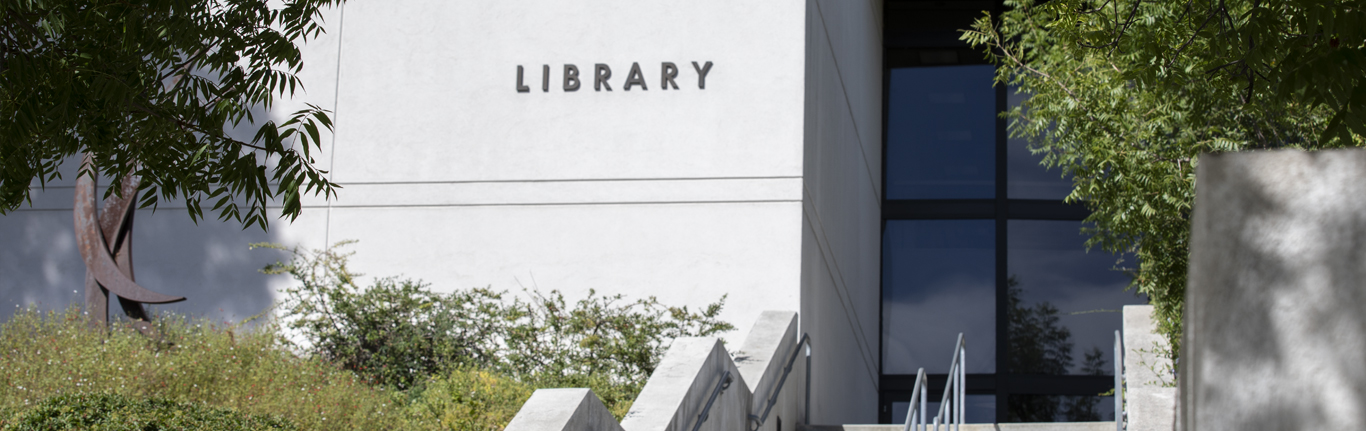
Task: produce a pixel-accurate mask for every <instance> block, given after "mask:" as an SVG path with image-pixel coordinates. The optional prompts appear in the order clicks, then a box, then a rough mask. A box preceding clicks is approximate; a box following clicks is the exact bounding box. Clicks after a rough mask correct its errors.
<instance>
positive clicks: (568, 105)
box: [334, 0, 803, 182]
mask: <svg viewBox="0 0 1366 431" xmlns="http://www.w3.org/2000/svg"><path fill="white" fill-rule="evenodd" d="M402 3H404V4H402V5H397V6H396V5H393V4H389V3H386V4H378V3H361V2H357V3H354V4H349V5H348V6H347V7H348V10H347V12H348V15H347V21H346V23H347V24H346V29H345V32H346V34H345V36H344V37H345V38H346V40H347V43H346V47H345V50H344V52H343V55H342V60H341V64H342V66H341V73H340V80H341V81H340V82H341V83H340V87H341V98H340V101H339V106H338V110H339V111H340V112H342V114H341V115H344V116H346V122H345V123H344V125H343V126H341V127H340V128H339V130H338V133H339V136H340V138H339V141H338V145H339V146H338V150H337V152H336V163H337V165H336V172H335V177H334V178H335V179H336V180H338V181H341V182H387V181H409V180H423V181H428V180H467V179H479V180H493V179H593V178H659V177H665V178H674V177H734V176H792V175H798V174H799V172H800V169H801V165H800V163H801V160H800V159H799V157H800V155H801V153H800V150H801V149H800V147H799V145H800V139H801V137H800V130H801V117H800V112H801V111H800V109H801V100H802V99H801V93H800V91H801V83H802V73H801V72H802V64H801V61H802V52H803V51H802V46H801V41H802V34H801V31H802V18H803V15H802V12H803V11H802V7H801V5H800V4H792V3H791V2H776V1H765V2H744V3H735V2H724V1H716V0H712V1H704V2H700V3H699V2H681V1H672V2H658V3H640V2H630V1H607V2H591V3H580V2H568V3H567V2H554V1H531V2H477V3H467V2H445V1H419V0H413V1H405V2H402ZM759 16H762V17H763V18H762V19H755V17H759ZM702 26H705V28H708V29H710V30H709V31H705V32H699V31H697V30H696V29H697V28H702ZM736 41H744V43H737V42H736ZM396 46H401V47H404V49H394V47H396ZM666 61H667V62H673V63H675V64H676V65H677V66H678V68H679V76H678V79H677V80H676V82H677V84H678V85H679V86H680V87H679V89H677V90H673V89H670V90H667V91H665V90H663V89H662V88H660V87H658V85H659V84H660V82H659V81H660V78H659V77H660V74H661V64H662V62H666ZM693 61H697V62H699V63H701V64H705V62H707V61H711V62H713V68H712V69H711V71H710V72H709V74H708V75H707V80H706V89H705V90H702V89H699V88H697V85H698V82H697V80H696V79H695V78H696V76H697V75H698V74H697V72H696V71H695V70H694V68H693V66H692V64H691V62H693ZM598 63H602V64H606V65H608V66H609V67H611V70H612V79H611V80H609V81H608V82H609V85H610V86H611V88H612V91H605V90H604V91H595V90H594V89H593V82H592V79H591V74H592V73H593V67H594V65H595V64H598ZM633 63H638V64H639V65H640V66H641V68H642V72H643V73H644V76H645V78H646V83H647V87H646V88H647V89H648V90H641V89H640V88H639V87H636V88H634V89H632V90H630V91H626V90H625V88H623V83H624V80H625V78H626V76H627V74H628V72H629V71H630V68H631V66H632V64H633ZM565 64H574V65H577V66H578V67H579V69H580V71H581V73H582V74H583V76H582V78H584V79H586V80H585V81H584V86H583V87H582V88H580V89H579V90H578V91H573V92H566V91H563V89H562V81H563V79H562V76H563V73H562V70H563V65H565ZM518 65H521V66H523V67H524V79H525V80H526V81H527V82H528V83H527V85H528V86H529V87H532V88H531V91H529V92H527V93H517V92H516V91H515V77H516V67H517V66H518ZM542 65H549V66H550V68H551V79H550V81H551V84H552V85H551V89H550V91H548V92H544V91H542V89H541V85H540V84H541V67H542ZM470 101H478V102H477V103H471V102H470ZM604 154H611V155H612V156H611V157H602V155H604ZM626 160H629V161H630V162H629V163H624V162H623V161H626Z"/></svg>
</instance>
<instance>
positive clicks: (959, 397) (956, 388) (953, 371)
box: [903, 332, 967, 431]
mask: <svg viewBox="0 0 1366 431" xmlns="http://www.w3.org/2000/svg"><path fill="white" fill-rule="evenodd" d="M966 363H967V342H966V341H965V340H964V338H963V334H962V333H961V332H960V333H958V343H957V344H956V345H955V346H954V349H953V360H952V361H950V362H949V378H948V382H946V383H945V384H944V395H943V397H942V398H941V399H940V402H939V413H938V414H936V415H935V416H934V421H933V422H932V423H933V424H934V429H935V431H939V425H940V424H943V425H945V427H946V428H947V426H948V425H950V424H952V425H953V429H954V431H958V429H959V426H960V425H961V424H962V423H963V421H964V418H966V415H965V414H964V408H963V407H965V405H966V404H965V403H966V402H967V394H966V391H965V390H964V387H965V383H966V381H967V366H966V365H965V364H966ZM928 385H929V384H928V383H927V382H926V379H925V369H924V368H921V369H920V370H919V371H917V372H916V375H915V387H914V389H912V391H911V403H910V406H908V408H907V412H906V426H905V427H904V428H903V431H911V425H915V424H916V419H919V421H920V422H919V427H918V428H917V429H916V431H926V430H927V428H926V426H925V425H926V424H925V407H926V404H927V403H926V399H927V398H929V396H928V395H926V392H928V391H929V386H928ZM917 402H918V403H919V404H920V409H919V410H918V411H917V410H916V408H915V406H916V403H917ZM945 413H947V414H948V417H947V418H945V416H944V415H945Z"/></svg>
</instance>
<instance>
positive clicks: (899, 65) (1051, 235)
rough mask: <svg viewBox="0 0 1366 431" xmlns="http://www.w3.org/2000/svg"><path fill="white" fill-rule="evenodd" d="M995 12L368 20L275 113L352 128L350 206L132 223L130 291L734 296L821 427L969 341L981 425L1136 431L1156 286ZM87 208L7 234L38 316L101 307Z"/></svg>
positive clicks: (968, 1) (867, 4) (360, 8)
mask: <svg viewBox="0 0 1366 431" xmlns="http://www.w3.org/2000/svg"><path fill="white" fill-rule="evenodd" d="M1002 7H1003V5H1002V4H1001V2H1000V1H999V0H980V1H979V0H941V1H921V0H842V1H836V0H806V1H792V0H781V1H779V0H755V1H734V0H689V1H681V0H664V1H640V0H592V1H587V0H569V1H564V0H559V1H552V0H524V1H499V0H472V1H448V0H397V1H384V2H380V1H374V0H350V1H348V2H347V3H345V5H344V6H341V7H338V8H335V9H333V10H330V11H328V12H327V14H326V24H325V27H326V31H327V32H326V34H324V35H322V36H321V37H319V38H318V39H316V40H311V41H309V42H308V43H307V44H306V45H304V50H305V58H304V62H305V67H304V71H303V73H302V75H301V78H302V80H303V82H304V84H305V88H304V89H303V90H302V91H300V92H299V93H298V94H296V96H295V99H294V100H292V101H290V102H288V103H281V104H279V105H278V106H276V107H274V111H273V112H272V114H271V115H274V116H275V117H276V118H283V117H285V116H287V115H288V114H289V113H292V112H293V111H295V110H297V109H299V107H300V106H303V104H304V103H312V104H315V105H319V106H322V107H324V108H326V109H329V110H331V111H332V119H333V120H334V121H335V124H336V127H335V130H334V131H333V132H332V133H331V134H328V135H327V136H325V137H324V138H325V139H324V146H323V149H322V150H323V151H322V154H321V155H320V156H317V158H316V160H317V163H318V165H319V166H320V167H321V168H322V169H324V170H327V171H328V173H329V175H331V179H332V181H334V182H336V183H338V184H340V185H341V186H342V188H341V189H339V190H338V196H337V197H336V198H335V199H332V200H324V199H321V198H311V200H309V199H306V200H305V202H304V209H303V212H302V215H300V216H299V217H298V219H296V220H294V221H293V222H290V221H289V220H283V219H275V220H272V222H271V224H270V229H269V231H268V232H265V231H262V230H260V229H258V228H256V227H251V228H248V229H245V230H244V229H242V226H241V225H240V224H239V223H234V222H220V221H217V220H215V219H214V218H213V217H212V216H210V218H209V219H208V220H200V221H199V222H198V223H197V224H196V223H194V222H192V221H191V220H190V218H189V217H188V216H187V215H186V213H185V209H184V207H183V205H182V206H179V207H177V206H176V205H174V204H169V203H164V204H162V205H161V206H160V207H159V208H158V209H157V210H156V211H155V212H153V211H151V210H150V209H144V210H138V211H137V213H136V214H137V218H136V221H135V222H136V227H135V228H134V229H133V230H132V232H133V233H132V234H133V237H132V238H133V243H135V244H137V259H136V261H135V262H134V263H135V266H136V271H137V282H138V284H140V285H142V286H146V287H147V288H149V289H152V290H155V291H158V292H161V293H165V294H169V295H176V296H184V297H186V298H188V300H187V301H184V302H180V303H176V304H168V305H165V306H161V307H160V308H162V309H167V310H174V311H178V312H182V313H191V314H196V315H202V316H206V317H211V318H214V319H219V320H234V319H235V320H240V319H244V318H246V317H249V316H252V315H256V314H258V313H261V312H262V311H263V310H266V309H267V308H268V307H269V306H270V305H271V304H272V303H273V301H275V300H276V299H278V298H280V294H279V292H280V291H281V290H282V289H283V288H285V287H287V286H289V284H290V283H291V280H289V279H288V277H286V276H276V275H265V274H261V273H259V272H258V271H257V270H259V269H260V268H261V267H263V266H265V265H266V264H268V263H272V262H275V261H276V260H278V259H281V258H282V256H283V255H281V254H279V253H277V252H275V251H272V250H260V249H256V250H251V249H249V247H248V245H249V244H250V243H255V242H274V243H279V244H283V245H286V246H301V247H305V248H310V249H320V248H323V247H325V246H327V245H329V244H333V243H337V242H339V241H345V240H354V241H355V242H354V243H352V244H350V245H349V246H347V248H346V250H347V251H351V252H354V253H355V254H354V256H353V257H352V264H353V267H354V268H353V269H355V270H356V271H357V272H360V273H364V274H366V275H367V276H370V277H381V276H403V277H409V278H415V279H421V280H423V281H425V282H427V283H430V285H431V286H432V288H433V289H436V290H439V291H453V290H457V289H466V288H471V287H491V288H493V289H496V290H506V291H508V292H521V291H522V289H523V288H528V289H532V288H534V289H538V290H541V291H549V290H552V289H555V290H559V291H561V292H563V293H564V294H565V297H566V299H568V300H571V301H573V300H576V299H578V298H582V297H584V296H586V295H588V292H589V291H590V289H591V290H593V291H595V292H597V294H607V295H616V294H622V295H624V296H625V297H626V298H628V299H637V298H647V297H656V298H658V300H659V301H660V302H661V303H664V304H669V305H687V306H689V307H701V306H705V305H706V304H709V303H713V302H716V301H718V300H721V299H722V298H723V297H724V300H725V307H724V309H723V312H722V314H721V319H722V320H725V321H727V322H729V323H731V324H733V325H734V326H735V327H736V328H737V329H736V330H735V331H732V332H729V333H726V334H722V337H723V338H724V339H725V340H726V343H727V346H739V343H740V342H741V341H742V340H743V339H744V337H745V335H746V331H748V330H749V328H750V327H751V326H752V325H753V324H754V323H755V321H756V319H758V318H759V317H760V314H761V313H762V312H763V311H764V310H791V311H794V312H796V313H797V316H798V322H799V323H798V328H799V329H798V332H799V333H800V334H802V335H806V336H809V337H810V348H811V358H812V359H811V361H810V368H809V370H808V371H809V374H810V377H809V379H810V380H809V387H808V388H807V389H808V390H809V393H810V395H809V396H810V401H809V406H808V407H807V408H808V410H807V411H806V415H807V417H808V419H807V420H809V422H810V423H815V424H860V423H861V424H873V423H901V421H903V420H904V419H905V417H906V415H907V412H908V410H909V408H910V405H909V401H910V397H911V393H912V391H913V386H914V383H915V379H916V375H917V370H919V369H922V368H923V369H924V370H925V372H926V373H927V380H928V382H929V384H928V387H929V388H930V390H929V392H928V395H929V399H930V400H938V399H940V394H939V393H938V392H939V391H940V390H941V388H943V387H944V385H945V382H946V381H947V380H948V379H949V376H950V374H949V365H950V363H951V360H952V359H953V357H954V356H955V351H956V349H955V345H956V344H955V343H956V342H957V341H956V340H957V339H958V335H959V334H960V333H961V334H963V339H964V343H965V348H964V352H965V353H964V355H963V357H964V358H965V359H966V361H965V368H966V370H965V371H966V375H965V382H964V387H965V389H966V395H965V401H964V403H963V406H964V407H965V409H964V410H965V414H966V416H967V418H966V419H967V422H970V423H972V422H976V423H1005V422H1032V421H1044V422H1069V421H1078V422H1081V421H1113V420H1114V419H1115V418H1114V413H1115V412H1114V404H1113V402H1112V401H1111V398H1110V397H1109V396H1100V394H1102V393H1106V392H1107V391H1110V390H1112V389H1113V387H1114V368H1113V362H1114V361H1115V357H1114V350H1113V346H1114V343H1115V331H1116V330H1118V329H1120V327H1121V325H1122V320H1123V319H1122V317H1121V313H1120V309H1121V308H1122V307H1124V306H1125V305H1134V304H1144V303H1146V300H1145V298H1143V297H1141V296H1139V295H1136V294H1135V293H1133V292H1131V291H1126V289H1125V287H1126V286H1127V284H1128V281H1129V276H1128V275H1127V274H1126V273H1125V272H1124V271H1123V268H1125V267H1132V266H1136V264H1137V263H1136V262H1134V261H1132V260H1131V259H1129V260H1126V259H1124V256H1120V255H1115V254H1111V253H1108V252H1105V251H1102V250H1100V249H1099V248H1096V249H1091V250H1089V251H1088V249H1087V247H1086V246H1085V242H1086V239H1087V238H1088V237H1087V236H1086V235H1084V234H1083V233H1082V230H1083V228H1084V227H1085V223H1084V222H1083V220H1084V219H1085V218H1086V217H1087V216H1088V211H1087V209H1086V208H1085V207H1084V206H1081V205H1076V204H1067V203H1064V197H1065V196H1067V195H1068V193H1069V192H1070V191H1071V180H1070V179H1068V178H1064V177H1063V176H1062V174H1061V172H1060V171H1058V170H1057V169H1053V170H1048V169H1046V168H1045V167H1043V166H1041V165H1040V156H1037V155H1034V154H1032V153H1031V152H1030V151H1029V149H1028V148H1027V143H1026V142H1025V141H1024V140H1020V139H1012V138H1010V137H1009V136H1008V134H1007V130H1006V120H1004V119H1002V117H1001V116H1000V115H998V114H1000V113H1002V112H1004V111H1006V110H1008V109H1009V108H1010V107H1012V106H1016V105H1018V104H1020V103H1022V102H1023V101H1024V100H1025V98H1026V97H1027V96H1026V95H1020V94H1015V93H1014V92H1013V91H1012V90H1011V89H1010V88H1007V87H1004V86H996V85H993V78H994V75H995V67H994V66H993V65H992V64H990V63H988V62H986V61H985V60H984V55H983V53H982V52H981V51H979V50H974V49H971V48H969V47H968V46H967V45H966V44H965V43H964V42H962V41H960V40H959V37H958V36H959V33H958V31H959V30H960V29H965V28H968V27H969V25H970V24H971V22H972V21H973V20H974V19H976V18H977V17H980V16H982V14H983V13H984V11H988V12H990V11H998V10H1000V9H1001V8H1002ZM244 133H250V132H244ZM248 137H249V135H248ZM75 165H76V164H75V163H67V164H66V166H64V169H69V170H71V171H72V172H74V170H75V169H76V166H75ZM75 177H76V176H75V175H65V176H64V178H65V179H66V180H65V181H66V182H57V183H50V184H48V185H47V186H46V187H44V188H42V189H41V190H39V188H38V186H37V185H36V184H35V186H34V188H35V190H34V196H33V201H32V204H31V205H26V206H24V207H22V208H21V209H20V210H18V211H15V212H13V213H11V214H8V215H5V216H2V217H0V237H3V238H4V242H5V243H6V244H7V247H4V248H0V273H3V274H5V276H4V277H0V292H3V295H4V297H5V298H8V299H10V300H11V301H13V302H15V303H16V304H18V305H20V306H23V305H26V304H40V306H41V307H43V308H48V309H56V308H62V307H65V306H67V305H68V304H79V303H80V301H81V299H82V297H81V294H80V293H79V292H77V290H79V289H82V288H83V286H84V277H85V264H84V263H83V262H82V258H81V255H80V252H79V250H78V247H77V245H76V244H77V241H76V233H75V232H74V231H73V228H72V211H73V204H72V202H73V196H74V195H75V193H76V191H75V190H76V187H75V185H74V183H75V181H74V179H75ZM933 406H934V403H933V402H931V407H932V408H933Z"/></svg>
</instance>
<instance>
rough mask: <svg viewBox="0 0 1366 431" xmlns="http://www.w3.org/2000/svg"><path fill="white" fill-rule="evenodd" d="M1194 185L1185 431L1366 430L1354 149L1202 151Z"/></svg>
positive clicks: (1360, 162) (1365, 295)
mask: <svg viewBox="0 0 1366 431" xmlns="http://www.w3.org/2000/svg"><path fill="white" fill-rule="evenodd" d="M1197 178H1198V181H1199V182H1198V183H1197V188H1196V203H1195V213H1194V215H1193V219H1192V226H1191V258H1190V278H1189V283H1188V285H1187V288H1186V309H1185V332H1184V337H1185V338H1184V339H1183V341H1182V346H1181V347H1182V352H1181V364H1180V365H1181V380H1180V382H1179V385H1180V386H1181V388H1180V389H1181V408H1182V412H1181V420H1182V422H1183V425H1184V426H1183V429H1185V430H1187V431H1208V430H1239V431H1255V430H1348V429H1366V312H1363V310H1366V152H1364V151H1361V150H1337V151H1322V152H1313V153H1307V152H1303V151H1271V152H1251V153H1234V154H1218V155H1205V156H1202V157H1201V158H1200V167H1199V168H1198V172H1197Z"/></svg>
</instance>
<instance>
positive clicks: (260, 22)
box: [0, 0, 342, 229]
mask: <svg viewBox="0 0 1366 431" xmlns="http://www.w3.org/2000/svg"><path fill="white" fill-rule="evenodd" d="M341 1H342V0H285V1H283V2H280V3H279V4H276V5H274V7H272V6H268V5H267V2H266V1H264V0H138V1H119V0H76V1H72V0H0V213H4V212H8V211H12V210H15V209H17V208H18V207H19V206H20V205H21V204H23V203H24V202H28V201H29V199H30V196H29V194H30V191H29V190H30V186H31V184H32V183H33V182H34V181H37V182H38V183H39V184H42V185H45V184H46V183H47V182H49V181H52V180H55V179H58V178H60V173H59V171H58V167H59V165H60V164H61V163H62V161H63V160H69V159H70V157H71V156H73V155H76V154H80V153H87V154H89V155H90V156H91V157H92V160H93V162H94V163H93V166H94V169H87V168H82V172H81V174H82V175H95V174H102V175H105V176H108V177H111V178H113V179H114V181H115V183H116V184H117V183H118V181H121V180H122V178H123V176H125V175H136V176H138V177H140V178H141V180H142V183H141V191H142V192H143V195H142V200H141V205H142V206H143V207H147V206H153V207H154V206H155V205H156V204H157V202H158V200H159V199H160V200H167V199H175V198H183V199H184V200H185V203H186V205H187V206H188V208H189V213H190V217H191V218H192V219H194V220H198V219H199V218H202V217H203V209H202V205H201V201H206V200H207V203H211V204H212V210H213V211H217V212H218V217H219V218H220V219H223V220H228V219H232V220H235V221H238V222H241V223H243V225H244V226H251V225H253V224H255V225H258V226H260V227H261V228H262V229H265V228H266V226H267V217H266V205H267V203H268V202H270V201H272V200H273V199H279V201H280V202H282V203H283V205H284V215H285V216H287V217H290V218H291V219H292V218H294V217H297V216H298V214H299V210H300V193H309V192H311V193H314V194H322V195H324V196H325V197H327V198H331V197H334V196H335V192H334V189H335V188H336V187H337V186H336V185H335V184H333V183H332V182H330V181H329V180H328V179H327V177H326V176H325V174H326V172H325V171H322V170H320V169H318V168H317V167H316V166H314V160H313V158H312V156H311V154H312V153H311V152H310V150H312V149H316V148H318V146H319V139H320V134H321V131H322V129H324V128H326V129H329V130H330V129H331V127H332V124H331V120H330V119H329V118H328V116H327V114H326V112H325V111H324V110H323V109H320V108H318V107H317V106H313V105H309V107H308V109H304V110H301V111H298V112H296V113H294V114H293V115H292V116H290V117H289V118H288V119H286V120H284V121H282V122H280V123H276V122H275V121H272V120H269V119H258V118H255V115H259V113H260V112H268V111H269V109H271V107H272V105H273V104H274V102H275V101H276V99H277V98H279V97H288V96H292V95H293V94H294V92H295V91H297V90H300V89H302V83H301V82H300V80H299V77H298V76H297V74H298V72H299V71H300V70H301V69H302V68H303V62H302V57H301V55H300V51H299V47H298V45H297V44H299V43H303V42H305V41H307V40H308V39H310V38H314V37H316V36H317V35H318V34H319V33H321V32H322V31H323V28H322V27H321V24H322V18H321V16H320V12H321V10H322V9H323V8H325V7H328V6H331V5H334V4H338V3H341ZM262 120H264V121H262ZM258 123H259V126H256V127H257V128H256V133H255V137H254V138H252V139H251V141H250V142H247V141H244V140H239V139H237V138H234V137H232V136H230V135H229V133H228V132H227V129H229V128H233V127H237V126H239V125H243V124H246V125H255V124H258ZM111 190H113V193H117V192H118V191H117V190H118V188H117V187H113V188H111Z"/></svg>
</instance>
